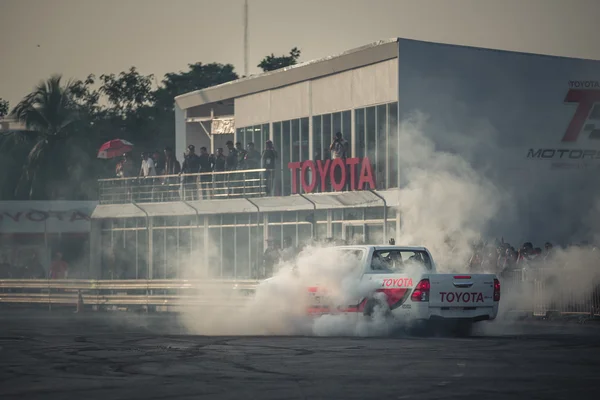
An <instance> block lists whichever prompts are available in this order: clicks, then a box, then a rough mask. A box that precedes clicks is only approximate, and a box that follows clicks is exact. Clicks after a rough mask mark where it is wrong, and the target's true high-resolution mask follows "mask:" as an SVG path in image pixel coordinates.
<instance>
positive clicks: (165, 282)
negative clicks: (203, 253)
mask: <svg viewBox="0 0 600 400" xmlns="http://www.w3.org/2000/svg"><path fill="white" fill-rule="evenodd" d="M500 280H501V283H502V289H501V292H502V297H501V300H500V308H501V312H510V311H519V312H524V313H527V314H528V315H530V316H538V317H549V316H550V317H552V316H570V315H573V316H578V317H585V318H588V317H589V318H594V317H600V284H599V283H598V282H595V281H593V280H587V281H586V280H582V279H581V278H580V277H578V276H577V274H569V272H567V271H564V270H559V269H551V268H540V269H513V270H508V271H505V272H503V273H502V274H501V276H500ZM259 282H260V281H258V280H228V279H221V280H217V279H213V280H180V279H179V280H175V279H162V280H18V279H6V280H0V305H1V304H4V303H6V304H38V305H39V304H46V305H48V306H49V307H51V306H53V305H72V306H75V305H76V304H77V302H78V300H80V299H81V300H82V301H83V303H84V304H85V305H88V306H90V305H91V306H96V307H102V306H118V307H128V306H154V307H157V306H167V307H169V306H177V307H185V306H193V305H207V306H224V307H229V306H238V305H241V304H243V303H244V302H246V301H248V296H251V295H252V294H253V293H254V292H255V291H256V288H257V286H258V284H259ZM80 296H81V298H80Z"/></svg>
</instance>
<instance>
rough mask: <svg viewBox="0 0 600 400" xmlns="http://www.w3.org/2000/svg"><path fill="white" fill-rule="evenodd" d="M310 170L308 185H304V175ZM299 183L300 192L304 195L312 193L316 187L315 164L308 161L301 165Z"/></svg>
mask: <svg viewBox="0 0 600 400" xmlns="http://www.w3.org/2000/svg"><path fill="white" fill-rule="evenodd" d="M308 170H310V183H306V173H307V172H308ZM300 182H301V183H302V190H303V191H304V193H312V191H313V190H315V186H317V170H316V168H315V163H314V162H313V161H312V160H308V161H305V162H303V163H302V169H301V170H300Z"/></svg>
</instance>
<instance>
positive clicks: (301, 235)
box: [298, 224, 312, 247]
mask: <svg viewBox="0 0 600 400" xmlns="http://www.w3.org/2000/svg"><path fill="white" fill-rule="evenodd" d="M311 240H312V225H311V224H298V246H300V247H302V246H304V245H307V244H310V242H311Z"/></svg>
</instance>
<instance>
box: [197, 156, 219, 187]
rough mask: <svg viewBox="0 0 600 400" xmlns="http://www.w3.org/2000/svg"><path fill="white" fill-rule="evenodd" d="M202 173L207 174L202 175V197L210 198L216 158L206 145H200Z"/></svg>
mask: <svg viewBox="0 0 600 400" xmlns="http://www.w3.org/2000/svg"><path fill="white" fill-rule="evenodd" d="M198 157H199V158H200V173H201V174H206V175H200V192H201V194H200V196H201V197H202V199H209V198H210V195H211V183H212V174H210V173H211V172H212V171H213V168H214V163H215V159H214V157H213V156H212V155H210V154H208V150H206V147H200V156H198Z"/></svg>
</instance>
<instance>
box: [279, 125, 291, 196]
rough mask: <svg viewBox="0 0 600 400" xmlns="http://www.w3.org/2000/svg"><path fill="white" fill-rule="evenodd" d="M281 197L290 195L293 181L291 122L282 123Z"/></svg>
mask: <svg viewBox="0 0 600 400" xmlns="http://www.w3.org/2000/svg"><path fill="white" fill-rule="evenodd" d="M281 125H282V126H281V146H280V153H279V154H281V166H280V171H281V174H280V176H281V189H282V190H281V195H282V196H287V195H289V194H290V185H291V179H292V173H291V171H290V170H288V163H289V162H290V161H291V160H290V155H291V152H292V140H291V139H292V138H291V121H283V122H282V123H281Z"/></svg>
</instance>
